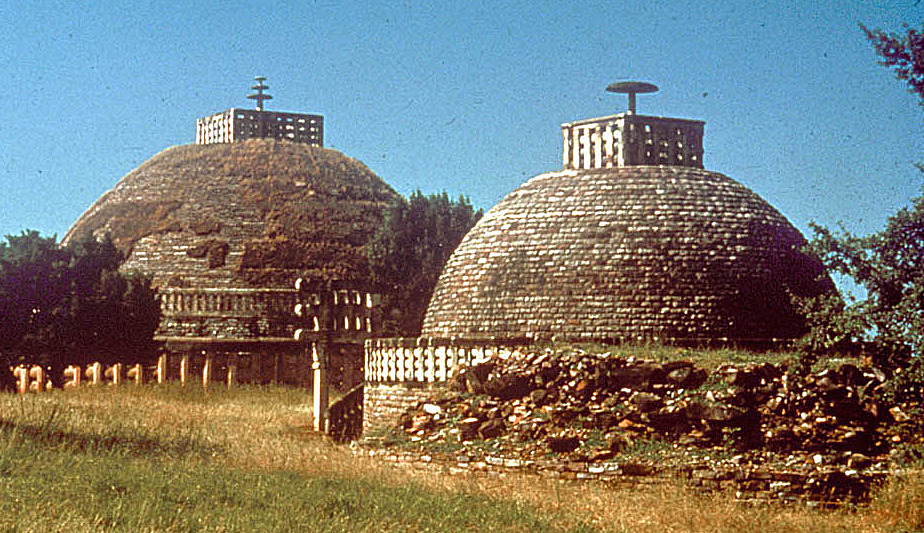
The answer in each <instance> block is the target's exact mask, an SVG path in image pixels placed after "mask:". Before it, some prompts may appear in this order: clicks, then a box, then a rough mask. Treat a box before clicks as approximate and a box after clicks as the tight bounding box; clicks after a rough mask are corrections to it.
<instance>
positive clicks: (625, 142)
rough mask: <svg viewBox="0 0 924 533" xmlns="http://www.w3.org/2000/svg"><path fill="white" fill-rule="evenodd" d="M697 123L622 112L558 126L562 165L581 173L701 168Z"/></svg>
mask: <svg viewBox="0 0 924 533" xmlns="http://www.w3.org/2000/svg"><path fill="white" fill-rule="evenodd" d="M703 126H704V123H703V122H701V121H698V120H686V119H679V118H665V117H649V116H644V115H632V114H628V113H623V114H620V115H612V116H609V117H601V118H592V119H588V120H582V121H578V122H569V123H567V124H562V126H561V133H562V166H563V167H564V168H565V169H566V170H567V169H573V170H581V169H593V168H610V167H624V166H631V165H673V166H687V167H697V168H702V167H703Z"/></svg>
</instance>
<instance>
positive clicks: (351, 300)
mask: <svg viewBox="0 0 924 533" xmlns="http://www.w3.org/2000/svg"><path fill="white" fill-rule="evenodd" d="M158 296H159V297H160V309H161V315H162V316H164V317H267V316H275V317H284V318H287V319H288V320H290V321H293V322H294V321H297V322H298V323H299V324H302V325H303V326H305V331H306V332H328V331H333V332H338V333H350V332H355V333H363V334H371V333H372V332H373V314H374V313H373V306H374V300H375V295H373V294H370V293H367V292H361V291H358V290H350V289H337V290H334V291H332V294H331V295H330V296H329V297H328V298H326V299H323V301H327V302H331V303H332V304H333V305H332V309H331V310H330V311H329V312H328V311H325V310H324V309H322V306H321V305H320V304H321V302H322V298H321V294H319V293H310V292H309V293H300V292H299V291H297V290H295V289H234V288H179V287H166V288H161V289H159V290H158ZM303 299H304V300H306V301H307V302H309V303H310V302H315V305H305V306H304V312H303V314H302V315H301V316H298V317H297V318H296V312H295V307H296V304H297V302H299V301H300V300H303ZM327 319H329V322H326V320H327ZM325 322H326V323H327V326H326V327H325V326H324V323H325Z"/></svg>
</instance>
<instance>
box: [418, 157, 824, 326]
mask: <svg viewBox="0 0 924 533" xmlns="http://www.w3.org/2000/svg"><path fill="white" fill-rule="evenodd" d="M804 244H805V239H804V238H803V237H802V235H801V234H800V233H799V231H798V230H797V229H796V228H794V227H793V226H792V225H791V224H790V223H789V222H788V221H787V220H786V219H785V218H784V217H783V216H782V215H781V214H780V213H779V212H778V211H777V210H776V209H774V208H773V207H771V206H770V205H769V204H768V203H767V202H765V201H764V200H763V199H761V198H760V197H759V196H757V194H755V193H754V192H752V191H751V190H749V189H748V188H746V187H744V186H743V185H741V184H740V183H738V182H736V181H734V180H732V179H731V178H728V177H727V176H724V175H722V174H718V173H715V172H708V171H705V170H702V169H698V168H693V167H680V166H627V167H618V168H604V169H594V170H579V171H575V170H566V171H561V172H553V173H549V174H543V175H540V176H537V177H535V178H533V179H531V180H530V181H528V182H527V183H526V184H524V185H523V186H521V187H520V188H519V189H517V190H516V191H514V192H513V193H511V194H510V195H508V196H507V197H506V198H505V199H504V200H502V201H501V202H500V203H499V204H498V205H497V206H495V207H494V208H493V209H491V210H490V211H488V213H486V214H485V216H484V218H482V219H481V221H479V222H478V224H476V226H475V227H474V228H473V229H472V230H471V232H469V234H468V235H467V236H466V237H465V239H464V240H463V241H462V243H461V244H460V245H459V247H458V248H457V249H456V251H455V252H454V253H453V255H452V257H451V258H450V259H449V261H448V263H447V264H446V266H445V268H444V270H443V273H442V275H441V276H440V279H439V282H438V284H437V286H436V290H435V292H434V295H433V298H432V300H431V302H430V306H429V308H428V310H427V314H426V316H425V319H424V325H423V334H424V335H425V336H444V337H445V336H458V337H484V336H505V337H521V336H522V337H529V338H534V339H549V338H562V339H572V340H576V339H585V340H630V339H643V338H647V339H652V338H657V339H662V340H681V339H687V340H700V341H710V340H725V339H727V340H740V341H749V340H754V341H756V340H769V339H774V338H792V337H794V336H797V335H799V334H800V333H801V332H802V330H803V319H802V317H801V316H800V315H799V314H798V313H797V312H796V311H795V310H794V309H793V306H792V305H791V303H790V302H791V299H790V293H792V294H796V295H802V296H807V295H816V294H818V293H820V292H822V291H826V290H830V289H831V288H832V287H833V285H832V283H831V280H830V278H829V277H828V276H827V274H825V272H824V270H823V268H822V266H821V265H820V264H819V263H818V262H817V261H814V260H812V259H811V258H810V257H809V256H807V255H805V254H804V253H802V251H801V248H802V246H803V245H804Z"/></svg>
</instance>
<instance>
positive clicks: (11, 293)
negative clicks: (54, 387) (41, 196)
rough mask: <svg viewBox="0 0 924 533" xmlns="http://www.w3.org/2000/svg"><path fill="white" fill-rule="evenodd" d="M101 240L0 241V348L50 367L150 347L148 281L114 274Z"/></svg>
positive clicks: (29, 236)
mask: <svg viewBox="0 0 924 533" xmlns="http://www.w3.org/2000/svg"><path fill="white" fill-rule="evenodd" d="M121 261H122V254H121V253H120V252H119V250H118V249H117V248H116V247H115V245H114V244H113V243H112V241H110V240H109V239H105V240H103V241H100V242H97V241H95V240H93V239H84V240H79V241H77V242H75V243H73V244H72V245H70V246H68V247H66V248H62V247H60V246H58V245H57V244H56V243H55V238H54V237H42V236H40V235H39V233H38V232H36V231H24V232H22V234H21V235H18V236H12V235H8V236H7V237H6V242H0V350H2V352H3V353H4V354H5V356H6V358H8V359H10V361H11V362H26V363H38V364H43V365H47V366H50V367H52V371H53V375H54V376H58V374H59V372H60V370H61V369H62V368H63V366H65V365H68V364H87V363H90V362H93V361H101V362H111V361H113V360H115V359H119V358H132V359H139V358H142V357H144V356H146V355H149V354H150V353H152V352H153V347H154V345H153V336H154V331H155V329H156V328H157V324H158V322H159V320H160V306H159V304H158V302H157V300H156V295H155V292H154V290H153V289H152V288H151V286H150V280H148V279H146V278H143V277H139V276H124V275H122V274H120V273H119V271H118V268H119V264H120V263H121Z"/></svg>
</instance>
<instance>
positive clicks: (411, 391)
mask: <svg viewBox="0 0 924 533" xmlns="http://www.w3.org/2000/svg"><path fill="white" fill-rule="evenodd" d="M433 387H434V385H433V384H430V385H427V384H423V383H398V384H385V383H366V385H365V387H363V433H368V432H369V431H373V432H374V431H376V430H380V429H383V428H387V427H390V426H392V425H394V424H395V423H397V421H398V417H399V416H401V414H402V413H403V412H405V411H407V410H408V409H411V408H413V407H414V405H415V404H417V403H418V402H422V401H425V400H426V399H427V398H428V397H429V396H430V395H431V394H433Z"/></svg>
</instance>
